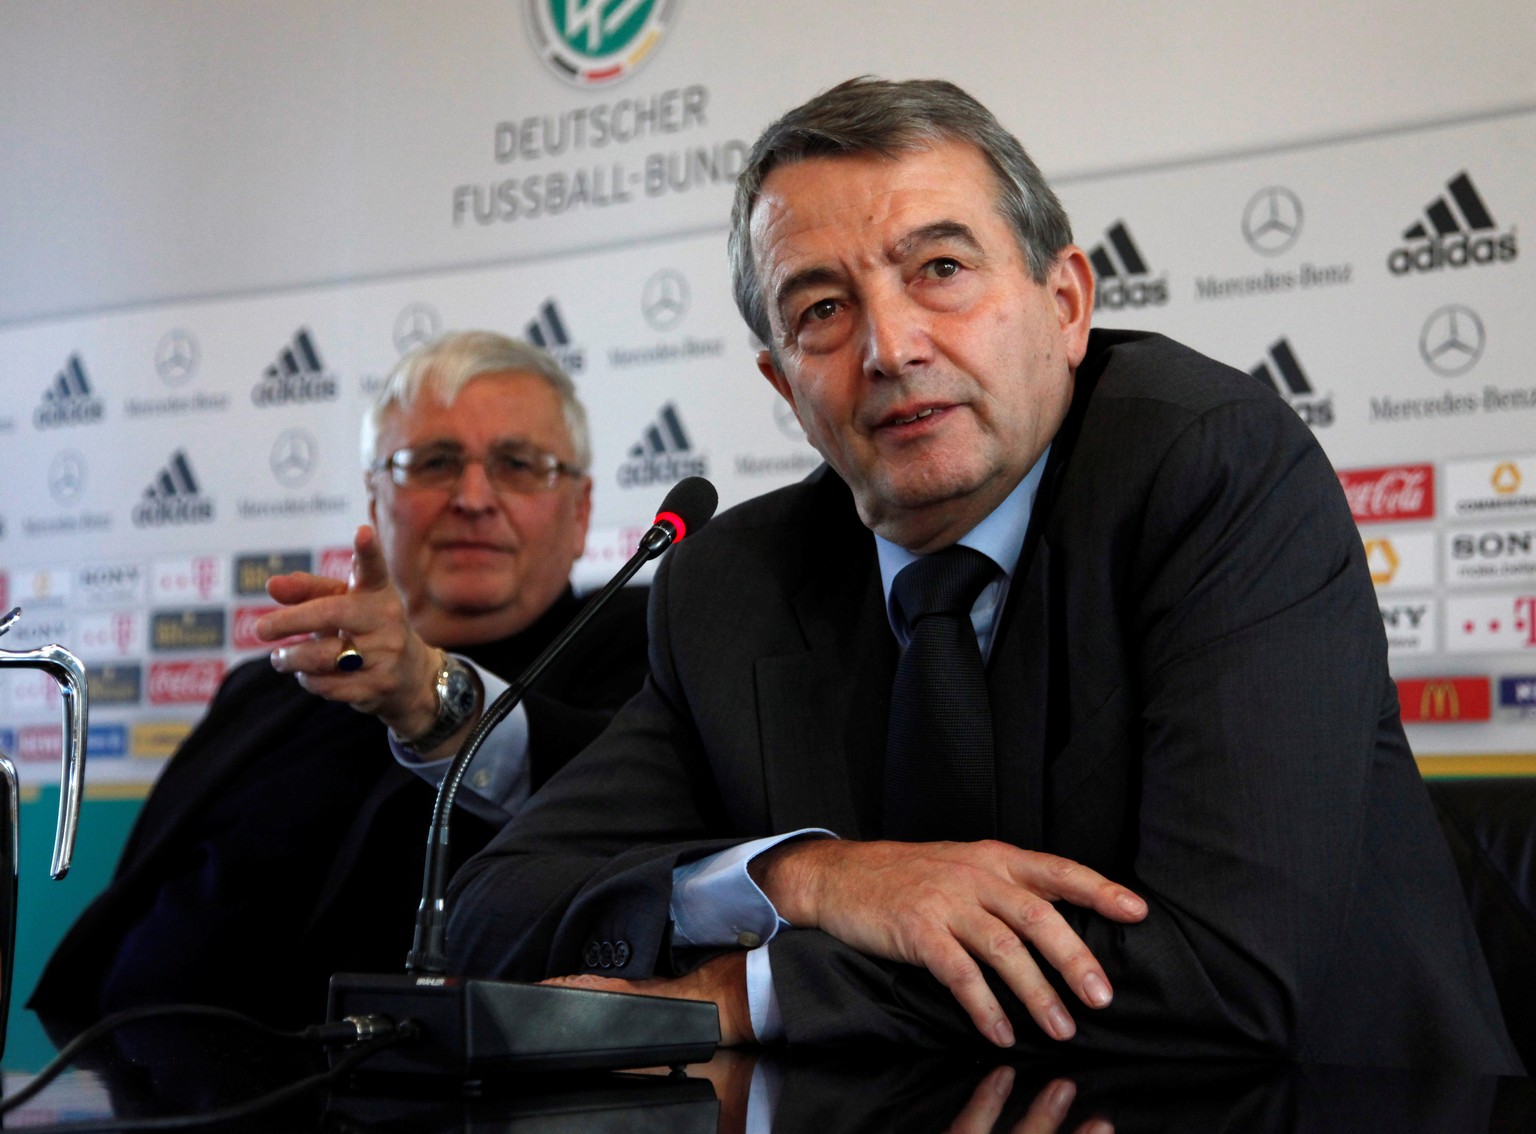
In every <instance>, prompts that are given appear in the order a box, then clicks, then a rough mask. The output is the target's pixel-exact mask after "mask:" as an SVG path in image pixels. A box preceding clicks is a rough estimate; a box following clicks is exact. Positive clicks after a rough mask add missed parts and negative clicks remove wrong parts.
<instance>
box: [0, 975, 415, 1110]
mask: <svg viewBox="0 0 1536 1134" xmlns="http://www.w3.org/2000/svg"><path fill="white" fill-rule="evenodd" d="M167 1016H195V1017H203V1018H208V1019H215V1020H224V1021H227V1022H229V1023H235V1024H240V1025H243V1026H244V1027H247V1028H251V1029H253V1030H255V1031H258V1032H262V1033H264V1034H266V1035H268V1036H272V1037H273V1038H275V1039H283V1040H305V1041H308V1042H311V1043H319V1044H336V1043H345V1042H350V1041H354V1040H358V1039H361V1038H362V1037H363V1036H364V1035H365V1034H368V1033H371V1032H372V1031H373V1030H376V1029H377V1027H378V1021H371V1022H360V1023H353V1022H350V1021H345V1020H338V1021H336V1022H334V1023H329V1024H315V1025H311V1026H310V1027H307V1028H305V1029H304V1030H303V1031H298V1032H286V1031H282V1030H281V1029H278V1028H274V1027H271V1026H270V1025H267V1024H264V1023H262V1022H261V1021H260V1020H257V1019H255V1018H254V1017H251V1016H247V1015H245V1014H244V1013H241V1012H236V1011H234V1010H233V1009H230V1008H219V1007H216V1006H214V1005H211V1004H149V1005H144V1006H141V1007H138V1008H125V1009H123V1010H122V1011H121V1012H114V1013H112V1014H111V1015H110V1016H105V1017H103V1018H102V1019H100V1020H98V1021H97V1022H96V1023H94V1024H92V1025H91V1026H90V1027H89V1028H86V1029H85V1031H83V1032H81V1033H80V1034H79V1035H77V1036H76V1037H75V1038H74V1039H72V1040H70V1041H69V1042H68V1043H66V1044H65V1045H64V1046H63V1047H62V1048H60V1049H59V1053H58V1054H57V1055H55V1056H54V1057H53V1058H52V1059H50V1060H49V1061H48V1063H47V1064H46V1065H44V1067H43V1068H42V1070H40V1071H39V1072H38V1073H37V1074H36V1075H35V1076H33V1077H32V1080H31V1081H30V1082H29V1083H27V1085H26V1086H24V1087H22V1088H21V1089H20V1090H18V1091H17V1092H16V1093H15V1094H13V1095H9V1096H7V1097H5V1098H4V1099H0V1115H3V1114H6V1113H8V1112H9V1111H11V1110H14V1109H15V1108H16V1107H19V1106H21V1105H22V1104H23V1103H25V1102H27V1101H28V1100H30V1099H33V1098H35V1097H37V1095H38V1094H39V1093H40V1092H41V1091H42V1090H43V1088H45V1087H46V1086H48V1084H49V1083H51V1082H53V1081H54V1080H55V1079H57V1078H58V1077H59V1075H60V1074H62V1073H63V1071H64V1070H65V1069H66V1068H67V1067H68V1066H69V1065H70V1064H71V1063H73V1062H74V1061H75V1058H76V1057H77V1056H78V1055H79V1054H80V1053H81V1052H82V1051H84V1050H85V1049H86V1048H88V1047H90V1046H91V1045H92V1044H93V1043H96V1042H97V1041H98V1040H100V1039H101V1038H102V1037H103V1036H106V1035H108V1034H109V1033H111V1032H114V1031H116V1030H117V1029H118V1028H121V1027H124V1026H126V1025H128V1024H136V1023H138V1022H140V1021H141V1020H153V1019H157V1018H160V1017H167ZM415 1034H416V1026H415V1024H414V1023H412V1022H410V1021H407V1022H406V1023H405V1024H402V1025H399V1026H395V1027H393V1028H392V1030H391V1031H388V1032H385V1033H383V1034H380V1035H377V1036H373V1037H372V1038H370V1039H368V1040H367V1042H366V1043H361V1044H359V1045H358V1047H357V1048H355V1049H353V1051H351V1052H348V1053H347V1054H346V1055H344V1056H342V1057H340V1058H339V1059H338V1060H337V1061H336V1066H335V1067H333V1068H331V1070H330V1071H327V1072H322V1073H321V1074H319V1075H312V1076H310V1077H308V1078H306V1079H301V1080H300V1081H299V1082H298V1083H295V1084H293V1085H292V1086H290V1087H283V1088H279V1090H277V1091H275V1092H272V1094H271V1096H258V1097H257V1098H256V1099H253V1100H250V1102H247V1103H239V1104H234V1106H233V1107H232V1108H231V1107H226V1108H225V1109H226V1110H231V1109H233V1110H234V1111H235V1113H233V1114H231V1115H229V1116H228V1117H240V1113H239V1112H240V1108H243V1107H246V1106H249V1105H251V1104H252V1103H259V1104H261V1105H260V1106H258V1107H257V1109H258V1110H260V1109H263V1108H264V1107H266V1106H271V1105H273V1104H274V1102H280V1101H283V1100H284V1099H287V1098H289V1097H292V1096H291V1092H293V1091H294V1090H295V1089H296V1088H298V1089H299V1090H300V1093H302V1091H303V1090H308V1089H309V1088H310V1087H312V1086H314V1085H316V1084H317V1083H318V1082H321V1081H324V1080H326V1079H329V1078H330V1077H332V1076H334V1075H336V1074H338V1073H340V1072H342V1071H344V1070H351V1068H352V1067H355V1066H356V1065H357V1064H358V1063H360V1062H362V1060H363V1059H364V1058H366V1057H367V1055H371V1054H373V1052H375V1051H377V1050H379V1048H381V1047H388V1046H389V1045H390V1044H393V1043H398V1042H400V1041H401V1040H403V1039H406V1038H409V1037H411V1036H414V1035H415ZM361 1049H366V1054H365V1055H363V1056H359V1057H358V1058H356V1059H353V1058H351V1057H352V1056H353V1055H354V1053H355V1052H356V1051H358V1050H361ZM220 1113H221V1112H218V1111H214V1112H210V1113H209V1114H202V1115H187V1116H180V1117H177V1118H167V1119H144V1120H140V1121H150V1122H161V1121H165V1122H178V1121H181V1120H182V1119H183V1118H185V1119H187V1120H189V1121H190V1123H191V1124H193V1125H195V1124H196V1123H199V1122H211V1121H224V1118H223V1117H216V1116H218V1115H220ZM128 1128H129V1127H128V1126H125V1125H122V1124H117V1125H112V1126H101V1125H99V1124H87V1125H85V1126H75V1125H71V1126H56V1127H42V1128H40V1129H52V1130H71V1129H91V1130H95V1129H102V1130H116V1129H128ZM143 1129H165V1130H175V1129H179V1127H177V1126H163V1127H156V1126H148V1127H143Z"/></svg>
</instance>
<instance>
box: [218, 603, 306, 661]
mask: <svg viewBox="0 0 1536 1134" xmlns="http://www.w3.org/2000/svg"><path fill="white" fill-rule="evenodd" d="M282 609H283V608H282V607H280V606H275V605H272V604H268V605H266V606H239V607H236V608H235V649H237V650H275V649H276V648H277V647H278V646H290V645H293V644H294V643H295V642H303V641H305V640H306V639H307V638H308V637H309V635H308V634H294V635H292V636H290V637H287V638H280V639H278V640H276V641H272V642H269V641H267V640H265V639H264V638H259V637H257V636H256V620H257V619H258V618H260V617H261V616H262V615H263V614H271V613H272V612H273V611H274V610H282Z"/></svg>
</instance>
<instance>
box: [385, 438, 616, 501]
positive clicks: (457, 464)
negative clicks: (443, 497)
mask: <svg viewBox="0 0 1536 1134" xmlns="http://www.w3.org/2000/svg"><path fill="white" fill-rule="evenodd" d="M470 465H481V466H483V467H484V469H485V476H486V479H487V480H489V481H490V482H491V486H492V487H493V488H495V489H496V490H497V491H498V492H516V493H519V494H524V495H526V494H530V493H534V492H548V491H549V490H550V489H552V488H554V487H555V485H556V484H557V483H559V480H560V478H561V477H562V476H568V477H572V478H578V477H582V476H585V475H586V474H585V473H584V472H582V470H581V469H579V468H577V467H576V466H575V465H568V464H566V463H565V462H564V461H562V460H561V459H560V458H559V457H557V456H555V455H554V454H553V453H546V452H544V451H543V450H542V449H536V448H534V446H532V445H526V444H518V443H515V442H503V443H501V444H499V445H492V446H491V448H490V451H489V452H487V453H486V454H485V456H483V457H471V456H468V455H466V454H465V452H464V450H463V449H460V448H459V447H458V446H457V445H423V446H420V447H419V448H407V449H396V450H395V451H394V452H393V453H391V454H390V455H389V456H387V457H381V458H380V459H379V460H377V461H375V462H374V463H373V466H372V468H371V469H370V471H371V472H387V473H388V474H389V479H390V480H392V481H394V482H395V483H396V484H398V485H399V486H400V487H401V488H418V489H439V490H441V489H451V488H455V487H457V486H458V483H459V481H460V480H461V479H462V478H463V476H464V470H465V469H466V468H467V467H469V466H470Z"/></svg>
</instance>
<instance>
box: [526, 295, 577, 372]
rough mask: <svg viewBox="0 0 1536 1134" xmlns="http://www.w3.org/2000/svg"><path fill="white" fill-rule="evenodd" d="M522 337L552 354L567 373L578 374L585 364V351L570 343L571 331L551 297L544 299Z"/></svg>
mask: <svg viewBox="0 0 1536 1134" xmlns="http://www.w3.org/2000/svg"><path fill="white" fill-rule="evenodd" d="M523 337H524V338H525V339H527V340H528V341H529V342H531V343H532V344H533V345H534V346H536V347H540V348H541V349H543V350H547V351H548V352H549V353H550V354H551V355H553V356H554V358H555V361H556V362H558V363H559V364H560V365H561V367H562V368H564V370H565V372H566V373H567V374H580V373H581V370H582V367H584V366H586V364H587V353H586V351H584V350H582V349H581V348H580V347H575V346H572V345H571V333H570V332H569V331H568V330H566V328H565V320H564V319H562V318H561V317H560V308H558V307H556V306H555V301H554V300H553V299H546V300H545V301H544V304H543V306H541V307H540V308H539V313H538V314H537V315H535V316H534V317H533V319H532V320H530V321H529V323H528V325H527V326H526V327H524V328H523Z"/></svg>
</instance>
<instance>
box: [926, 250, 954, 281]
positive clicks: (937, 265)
mask: <svg viewBox="0 0 1536 1134" xmlns="http://www.w3.org/2000/svg"><path fill="white" fill-rule="evenodd" d="M928 271H929V272H931V273H932V274H933V275H935V276H937V277H938V278H939V279H941V280H947V279H949V278H950V277H951V276H956V275H959V273H960V261H959V260H951V259H950V258H949V257H948V256H941V257H939V258H938V259H937V260H930V261H928Z"/></svg>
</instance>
